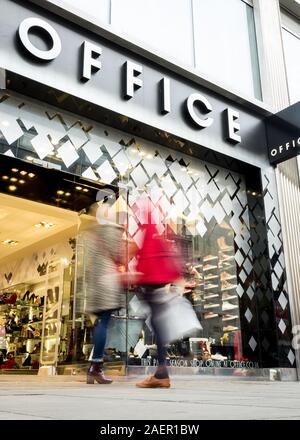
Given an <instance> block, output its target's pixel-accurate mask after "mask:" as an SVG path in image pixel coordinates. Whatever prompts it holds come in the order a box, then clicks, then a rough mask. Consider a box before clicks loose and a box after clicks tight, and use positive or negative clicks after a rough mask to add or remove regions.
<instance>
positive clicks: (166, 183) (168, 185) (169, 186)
mask: <svg viewBox="0 0 300 440" xmlns="http://www.w3.org/2000/svg"><path fill="white" fill-rule="evenodd" d="M161 186H162V188H163V190H164V192H165V193H166V195H167V196H168V198H169V199H170V198H171V197H172V196H173V195H174V194H175V192H176V190H177V186H176V185H175V183H174V182H173V180H172V178H171V176H167V177H166V178H165V179H163V180H161Z"/></svg>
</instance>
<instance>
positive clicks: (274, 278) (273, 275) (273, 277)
mask: <svg viewBox="0 0 300 440" xmlns="http://www.w3.org/2000/svg"><path fill="white" fill-rule="evenodd" d="M271 278H272V287H273V289H274V290H276V289H277V287H278V284H279V280H278V278H277V276H276V275H275V273H274V272H272V276H271Z"/></svg>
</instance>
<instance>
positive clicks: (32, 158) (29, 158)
mask: <svg viewBox="0 0 300 440" xmlns="http://www.w3.org/2000/svg"><path fill="white" fill-rule="evenodd" d="M26 159H27V160H30V161H33V160H34V157H32V156H26Z"/></svg>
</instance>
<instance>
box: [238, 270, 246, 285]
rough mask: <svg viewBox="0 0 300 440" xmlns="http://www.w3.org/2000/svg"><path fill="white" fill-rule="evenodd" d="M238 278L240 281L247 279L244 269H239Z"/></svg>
mask: <svg viewBox="0 0 300 440" xmlns="http://www.w3.org/2000/svg"><path fill="white" fill-rule="evenodd" d="M239 277H240V279H241V280H242V282H243V283H244V282H245V281H246V279H247V274H246V273H245V271H244V270H241V272H240V274H239Z"/></svg>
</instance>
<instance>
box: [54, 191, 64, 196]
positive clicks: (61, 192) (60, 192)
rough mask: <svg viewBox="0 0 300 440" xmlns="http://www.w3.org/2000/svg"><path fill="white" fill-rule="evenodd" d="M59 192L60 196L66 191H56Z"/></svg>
mask: <svg viewBox="0 0 300 440" xmlns="http://www.w3.org/2000/svg"><path fill="white" fill-rule="evenodd" d="M56 193H57V194H59V195H60V196H62V195H63V194H64V191H61V190H58V191H56Z"/></svg>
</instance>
